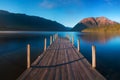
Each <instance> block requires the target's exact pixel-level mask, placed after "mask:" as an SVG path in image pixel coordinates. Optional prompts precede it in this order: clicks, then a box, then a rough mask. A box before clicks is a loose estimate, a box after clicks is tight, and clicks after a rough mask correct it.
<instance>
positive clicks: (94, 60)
mask: <svg viewBox="0 0 120 80" xmlns="http://www.w3.org/2000/svg"><path fill="white" fill-rule="evenodd" d="M95 67H96V48H95V46H94V45H92V68H95Z"/></svg>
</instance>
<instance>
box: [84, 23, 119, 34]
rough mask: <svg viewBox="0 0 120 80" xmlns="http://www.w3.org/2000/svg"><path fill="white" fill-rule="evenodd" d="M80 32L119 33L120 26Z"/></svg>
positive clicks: (87, 29) (108, 26)
mask: <svg viewBox="0 0 120 80" xmlns="http://www.w3.org/2000/svg"><path fill="white" fill-rule="evenodd" d="M82 32H120V24H115V25H107V26H100V27H93V28H86V29H84V30H82Z"/></svg>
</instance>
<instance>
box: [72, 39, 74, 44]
mask: <svg viewBox="0 0 120 80" xmlns="http://www.w3.org/2000/svg"><path fill="white" fill-rule="evenodd" d="M72 45H74V37H72Z"/></svg>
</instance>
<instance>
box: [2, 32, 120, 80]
mask: <svg viewBox="0 0 120 80" xmlns="http://www.w3.org/2000/svg"><path fill="white" fill-rule="evenodd" d="M55 33H56V32H11V31H10V32H4V31H3V32H0V80H16V79H17V78H18V76H19V75H20V74H21V73H22V72H23V71H24V70H25V69H26V45H27V44H30V45H31V61H32V62H33V61H34V60H35V59H36V58H37V56H38V55H40V53H42V51H43V42H44V38H45V37H46V38H47V42H48V43H47V46H49V40H50V39H49V38H50V36H51V35H53V34H55ZM58 34H59V36H62V37H65V36H66V34H69V35H70V36H71V37H72V36H74V38H75V41H74V43H75V46H77V45H76V43H77V39H80V51H81V53H82V54H83V55H84V56H85V57H86V58H87V59H88V61H89V62H90V63H91V46H92V45H95V46H96V52H97V70H98V71H99V72H100V73H101V74H103V75H104V76H105V77H106V78H107V79H108V80H120V69H119V68H120V34H116V33H114V34H113V33H112V34H106V33H103V34H96V33H93V34H90V33H77V32H58Z"/></svg>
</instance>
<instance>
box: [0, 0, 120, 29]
mask: <svg viewBox="0 0 120 80" xmlns="http://www.w3.org/2000/svg"><path fill="white" fill-rule="evenodd" d="M0 10H7V11H9V12H13V13H24V14H27V15H34V16H39V17H43V18H46V19H50V20H53V21H57V22H59V23H61V24H63V25H65V26H67V27H74V26H75V25H76V24H77V23H78V22H80V21H81V20H82V19H83V18H87V17H100V16H104V17H107V18H109V19H111V20H114V21H117V22H120V0H0Z"/></svg>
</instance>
